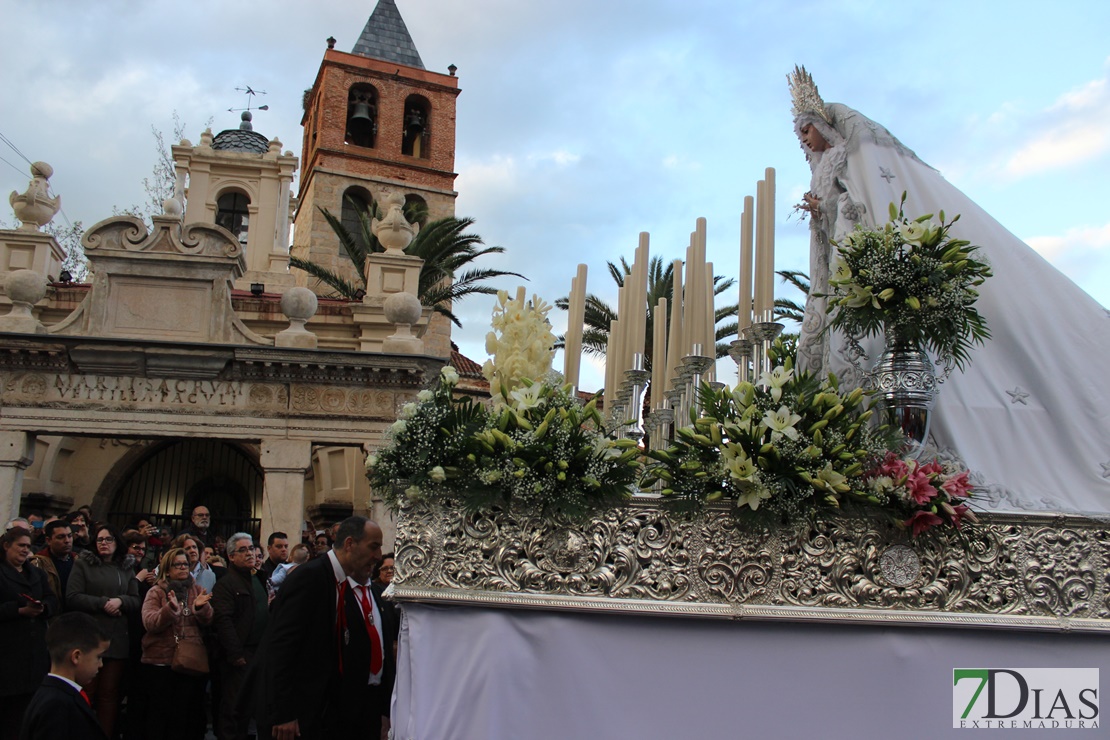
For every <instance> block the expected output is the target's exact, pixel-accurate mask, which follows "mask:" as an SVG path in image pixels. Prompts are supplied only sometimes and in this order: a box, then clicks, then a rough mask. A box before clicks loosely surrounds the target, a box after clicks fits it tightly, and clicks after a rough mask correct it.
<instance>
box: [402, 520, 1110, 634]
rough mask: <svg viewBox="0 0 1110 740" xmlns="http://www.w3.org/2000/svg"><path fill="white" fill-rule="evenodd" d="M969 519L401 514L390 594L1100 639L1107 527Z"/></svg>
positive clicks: (1108, 586)
mask: <svg viewBox="0 0 1110 740" xmlns="http://www.w3.org/2000/svg"><path fill="white" fill-rule="evenodd" d="M981 516H982V519H983V521H982V523H981V524H980V525H978V526H975V527H973V528H965V530H964V531H963V532H962V533H961V532H955V531H944V532H939V531H934V532H932V533H929V534H927V535H926V536H923V537H919V538H917V539H911V538H910V537H909V535H908V534H907V533H906V532H905V531H904V530H902V529H900V528H899V527H897V526H895V525H894V524H893V523H891V522H888V521H885V520H879V519H872V518H864V517H851V516H842V517H837V518H830V519H817V520H813V521H806V522H803V523H798V524H796V525H793V526H784V527H776V528H771V529H755V528H747V527H738V526H737V524H736V523H735V522H734V520H733V519H732V518H731V516H730V515H729V513H728V511H727V510H725V509H723V508H721V509H713V510H710V511H708V512H705V513H702V514H699V515H696V516H692V517H685V516H681V515H676V514H672V513H670V512H668V511H666V510H664V509H662V508H661V507H659V506H658V504H656V503H655V502H653V501H647V500H637V501H634V502H632V503H630V504H629V505H627V506H625V507H623V508H621V509H616V510H613V511H610V512H607V513H605V514H604V515H602V516H599V517H597V518H595V519H592V520H589V521H587V522H577V523H576V522H568V521H560V522H550V521H545V520H543V519H540V518H538V517H535V516H531V515H529V514H527V513H523V512H517V511H503V512H497V513H494V514H465V513H463V512H459V511H446V510H442V509H438V508H424V507H416V506H410V507H408V508H406V509H404V510H403V511H402V512H401V513H400V515H399V517H398V528H397V575H396V578H395V580H394V587H395V591H396V598H397V599H398V600H399V601H426V602H438V603H454V604H484V605H491V606H509V607H527V608H541V609H573V610H583V611H605V612H616V613H636V614H645V613H647V614H672V615H684V616H701V617H718V618H734V619H735V618H757V619H790V620H798V619H816V620H823V621H848V622H874V621H879V622H884V623H906V624H930V623H936V624H956V625H964V626H982V627H1006V628H1015V629H1016V628H1021V629H1040V630H1076V631H1093V632H1110V574H1108V571H1110V568H1108V565H1110V532H1108V530H1107V528H1106V524H1105V522H1098V521H1095V520H1090V519H1085V518H1081V517H1051V516H1044V515H1030V516H1021V515H999V514H995V515H986V514H984V515H981Z"/></svg>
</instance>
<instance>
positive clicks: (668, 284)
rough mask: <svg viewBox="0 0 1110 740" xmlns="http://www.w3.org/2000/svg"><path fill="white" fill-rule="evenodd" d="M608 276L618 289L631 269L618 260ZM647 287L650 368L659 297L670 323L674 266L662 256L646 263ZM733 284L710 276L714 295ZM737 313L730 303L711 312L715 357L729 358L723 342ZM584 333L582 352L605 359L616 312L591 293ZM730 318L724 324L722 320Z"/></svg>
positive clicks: (564, 301) (562, 304)
mask: <svg viewBox="0 0 1110 740" xmlns="http://www.w3.org/2000/svg"><path fill="white" fill-rule="evenodd" d="M608 267H609V275H610V277H612V278H613V282H615V283H616V284H617V287H623V286H624V281H625V280H626V279H627V278H628V276H629V275H631V274H632V266H631V265H629V264H628V261H627V260H626V259H625V258H624V257H621V260H620V264H616V263H613V262H609V263H608ZM647 274H648V284H647V301H648V306H647V328H646V336H645V337H644V368H645V369H646V370H650V369H651V359H652V354H653V352H652V337H653V336H654V335H653V333H652V327H653V326H654V325H655V306H656V304H657V303H659V299H660V298H666V299H667V312H668V315H667V316H666V317H664V320H665V321H667V322H668V326H669V324H670V310H671V309H670V307H671V306H672V305H673V300H672V298H673V294H674V267H673V264H672V263H670V262H667V263H666V265H665V266H664V264H663V258H662V257H652V258H651V261H650V262H649V263H648V270H647ZM735 284H736V281H735V280H733V279H732V278H726V277H724V276H722V275H715V276H714V277H713V294H714V295H720V294H721V293H723V292H725V291H726V290H728V289H729V288H731V287H732V286H733V285H735ZM555 305H556V306H557V307H558V308H561V309H563V310H564V311H565V310H567V308H568V307H569V305H570V300H569V298H565V297H564V298H560V299H558V300H557V301H555ZM738 310H739V307H738V305H737V304H735V303H733V304H731V305H728V306H718V307H717V308H716V309H715V310H714V322H715V324H716V325H717V326H716V338H717V353H716V354H717V357H718V358H720V357H726V356H727V355H728V344H727V343H725V342H723V341H722V340H724V339H727V338H728V337H730V336H734V335H735V334H736V329H737V323H736V313H737V311H738ZM583 316H584V318H583V324H584V327H583V332H582V350H583V351H584V352H586V353H587V354H592V355H599V356H604V355H605V350H606V347H607V345H608V343H609V322H611V321H612V320H613V319H615V318H617V313H616V311H614V310H613V308H612V307H611V306H609V304H608V303H606V302H605V301H604V300H602V299H601V298H599V297H597V296H596V295H594V294H592V293H590V294H588V295H587V296H586V310H585V312H584V314H583ZM729 318H731V319H732V321H728V322H727V323H725V324H721V323H720V322H721V321H725V320H726V319H729ZM562 341H563V338H562V337H560V338H559V344H558V345H557V346H560V347H561V346H562Z"/></svg>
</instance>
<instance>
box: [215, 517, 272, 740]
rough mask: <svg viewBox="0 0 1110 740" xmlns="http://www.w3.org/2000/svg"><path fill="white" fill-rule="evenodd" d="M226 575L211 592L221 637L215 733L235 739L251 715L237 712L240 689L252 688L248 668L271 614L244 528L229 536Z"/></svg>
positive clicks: (242, 734) (227, 739) (242, 733)
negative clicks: (217, 714)
mask: <svg viewBox="0 0 1110 740" xmlns="http://www.w3.org/2000/svg"><path fill="white" fill-rule="evenodd" d="M227 559H228V563H227V565H228V568H227V575H225V576H224V577H223V578H221V579H220V580H219V581H217V582H216V586H215V588H213V591H212V608H213V609H214V610H215V616H214V618H213V620H212V623H213V625H214V626H215V629H216V637H217V639H219V642H220V647H221V648H223V649H222V650H221V651H220V653H221V655H220V664H219V667H218V668H217V670H219V671H220V675H221V678H222V681H220V692H221V696H220V702H219V707H220V708H219V716H218V717H217V718H216V737H217V738H219V740H232V739H233V738H241V737H245V736H246V731H247V722H248V721H249V719H250V718H249V717H246V716H243V715H242V713H241V712H237V711H236V708H237V704H238V703H239V702H238V697H239V694H240V692H241V691H244V690H246V691H251V690H252V689H251V687H250V686H244V685H245V684H246V678H247V669H248V667H249V666H250V664H251V662H252V660H253V659H254V654H255V652H256V651H257V650H258V643H259V642H260V641H261V640H262V635H263V634H264V633H265V632H266V624H267V621H268V619H269V597H268V594H267V591H266V577H265V576H264V575H262V573H261V571H257V570H255V565H256V563H255V560H254V541H253V539H252V538H251V536H250V535H249V534H247V533H246V532H236V533H235V534H233V535H231V537H230V538H229V539H228V541H227Z"/></svg>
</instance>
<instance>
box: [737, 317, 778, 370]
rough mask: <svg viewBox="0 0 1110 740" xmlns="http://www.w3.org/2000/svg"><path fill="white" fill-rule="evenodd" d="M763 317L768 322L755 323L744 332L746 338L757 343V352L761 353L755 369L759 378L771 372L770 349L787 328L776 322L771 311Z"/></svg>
mask: <svg viewBox="0 0 1110 740" xmlns="http://www.w3.org/2000/svg"><path fill="white" fill-rule="evenodd" d="M763 315H764V317H765V318H766V319H767V321H759V322H757V323H753V324H752V325H751V326H750V327H748V329H747V330H746V331H745V332H744V336H745V337H749V338H750V339H751V340H752V341H753V342H755V343H756V344H755V347H756V351H758V352H759V357H758V358H756V363H755V368H754V370H755V372H756V373H758V376H762V375H763V373H767V372H770V371H771V360H770V359H769V358H768V357H767V350H768V349H769V348H770V346H771V344H772V342H774V341H775V338H776V337H778V335H779V334H781V333H782V330H783V329H784V328H785V327H784V326H783V325H782V324H780V323H778V322H776V321H775V320H774V314H773V313H771V312H770V311H768V312H766V313H765V314H763ZM758 376H757V377H758Z"/></svg>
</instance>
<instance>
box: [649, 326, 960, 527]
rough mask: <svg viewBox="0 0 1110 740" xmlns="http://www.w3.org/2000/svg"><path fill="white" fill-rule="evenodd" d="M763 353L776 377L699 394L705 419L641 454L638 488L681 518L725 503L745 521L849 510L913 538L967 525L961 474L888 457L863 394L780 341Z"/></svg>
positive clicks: (889, 438) (884, 436) (888, 445)
mask: <svg viewBox="0 0 1110 740" xmlns="http://www.w3.org/2000/svg"><path fill="white" fill-rule="evenodd" d="M770 354H771V358H772V360H773V369H772V370H771V371H769V372H766V373H764V374H763V375H762V376H761V377H760V378H759V379H758V381H757V383H756V384H754V385H753V384H752V383H746V382H745V383H740V384H739V385H737V386H736V388H734V389H729V388H723V389H721V390H714V389H712V388H711V387H710V386H708V385H705V386H703V387H702V389H701V396H700V397H701V400H702V405H703V409H704V414H703V415H702V416H701V417H700V418H695V419H692V425H691V426H688V427H683V428H678V429H676V430H675V440H674V444H673V445H672V446H670V447H669V448H667V449H661V450H653V451H650V452H648V456H649V457H650V458H651V459H652V460H654V462H652V463H651V464H649V465H648V466H647V467H646V468H645V471H644V475H643V477H642V480H641V486H643V487H645V488H648V487H651V486H655V485H656V484H661V485H662V494H663V496H664V497H665V498H668V499H671V500H672V501H673V502H674V503H675V505H677V506H678V507H679V508H684V509H687V510H689V509H693V508H696V507H699V506H701V505H703V504H704V503H707V502H713V501H721V500H723V501H728V502H731V503H732V505H733V513H734V514H735V515H736V516H737V517H738V518H741V519H748V520H760V519H762V520H765V521H789V520H793V519H796V518H799V517H803V516H808V515H811V514H813V513H815V512H816V511H818V510H821V509H840V508H847V507H853V506H854V507H859V508H863V509H870V510H881V511H885V512H887V513H889V514H890V515H892V516H895V517H897V518H898V520H899V521H902V522H903V523H904V524H905V525H906V526H908V527H911V528H912V529H913V532H914V534H915V535H917V534H919V533H920V532H922V531H925V529H928V528H929V527H931V526H933V525H935V524H939V523H942V522H951V523H953V524H956V525H957V526H958V525H959V521H960V520H961V519H963V518H971V515H970V512H969V511H968V510H967V508H966V505H964V504H962V503H958V501H959V500H962V499H963V498H966V497H967V496H969V495H970V490H969V486H968V484H967V473H966V471H965V472H963V473H962V474H961V473H957V472H956V471H947V470H945V469H943V468H941V467H940V466H939V464H930V465H928V466H921V467H918V466H916V465H915V464H914V463H907V462H903V461H902V460H900V459H899V458H898V456H897V455H894V454H893V453H891V452H890V450H891V449H894V448H896V447H898V446H899V445H900V444H901V437H900V435H899V434H898V433H897V432H894V431H891V430H888V429H886V428H885V427H878V428H876V427H874V426H872V425H871V424H869V423H868V421H869V419H870V417H871V415H872V411H871V410H867V409H864V408H863V404H864V399H865V394H864V391H863V390H862V389H859V388H857V389H855V390H853V391H851V392H842V391H841V390H840V388H839V387H838V384H837V380H836V376H835V375H832V374H830V375H829V376H828V377H827V378H825V379H824V380H821V379H819V378H817V377H814V376H812V375H810V374H808V373H804V372H799V371H796V370H795V369H794V367H793V363H792V360H791V359H790V357H789V356H788V355H786V353H785V350H784V347H783V344H782V343H781V341H779V342H776V344H775V346H774V347H772V349H771V350H770ZM961 476H962V477H961ZM923 477H924V478H926V479H927V480H923ZM926 485H927V486H928V488H927V489H926ZM946 486H947V487H946ZM953 502H957V505H956V506H952V503H953ZM961 506H962V507H963V508H960V507H961ZM945 507H949V508H951V512H950V511H949V510H948V508H945ZM938 520H939V521H938Z"/></svg>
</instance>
